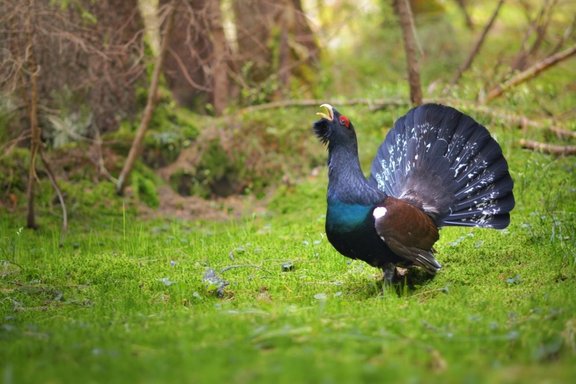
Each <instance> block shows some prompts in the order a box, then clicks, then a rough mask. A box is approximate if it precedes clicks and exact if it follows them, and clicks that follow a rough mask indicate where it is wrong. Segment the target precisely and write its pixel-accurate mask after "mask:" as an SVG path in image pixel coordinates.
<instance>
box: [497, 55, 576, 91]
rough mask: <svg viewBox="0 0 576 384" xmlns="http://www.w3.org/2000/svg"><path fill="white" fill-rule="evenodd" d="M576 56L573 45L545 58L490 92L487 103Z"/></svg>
mask: <svg viewBox="0 0 576 384" xmlns="http://www.w3.org/2000/svg"><path fill="white" fill-rule="evenodd" d="M574 54H576V45H573V46H572V47H570V48H567V49H565V50H564V51H562V52H558V53H556V54H554V55H552V56H549V57H547V58H545V59H544V60H542V61H540V62H538V63H536V64H534V65H533V66H531V67H530V68H528V69H526V70H525V71H522V72H520V73H518V74H516V75H515V76H513V77H512V78H511V79H509V80H508V81H506V82H504V83H503V84H500V85H497V86H496V87H494V88H493V89H492V90H490V92H488V96H487V97H486V102H490V101H492V100H494V99H495V98H497V97H500V96H502V94H503V93H504V92H506V91H507V90H509V89H510V88H513V87H515V86H517V85H518V84H522V83H523V82H525V81H528V80H530V79H532V78H534V77H536V76H538V74H539V73H541V72H542V71H544V70H546V69H548V68H551V67H552V66H554V65H556V64H558V63H560V62H562V61H564V60H566V59H568V58H570V57H571V56H573V55H574Z"/></svg>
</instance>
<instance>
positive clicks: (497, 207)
mask: <svg viewBox="0 0 576 384" xmlns="http://www.w3.org/2000/svg"><path fill="white" fill-rule="evenodd" d="M369 180H370V182H371V183H373V184H374V185H375V186H377V187H378V188H379V189H380V190H382V191H384V192H385V193H386V194H388V195H391V196H394V197H397V198H402V199H405V200H408V201H411V202H412V203H414V204H416V205H419V206H420V207H421V208H422V209H423V210H424V211H426V212H427V213H428V214H429V215H430V216H431V217H432V218H433V219H434V220H435V221H436V223H437V224H438V225H457V226H480V227H491V228H505V227H506V226H507V225H508V224H509V222H510V215H509V212H510V211H511V210H512V208H514V196H513V194H512V189H513V184H514V183H513V181H512V178H511V177H510V173H509V171H508V164H507V162H506V160H505V159H504V157H503V155H502V150H501V148H500V146H499V145H498V143H497V142H496V141H495V140H494V139H493V138H492V136H491V135H490V133H489V132H488V130H487V129H486V128H485V127H483V126H482V125H480V124H478V123H477V122H476V121H474V119H472V118H471V117H469V116H466V115H464V114H463V113H461V112H459V111H457V110H455V109H453V108H450V107H445V106H441V105H435V104H426V105H422V106H420V107H417V108H414V109H412V110H411V111H409V112H408V113H407V114H406V115H405V116H403V117H401V118H400V119H398V121H397V122H396V123H395V125H394V128H393V129H392V130H391V131H390V132H389V133H388V135H387V136H386V140H385V141H384V143H382V145H381V146H380V148H379V150H378V153H377V155H376V158H375V159H374V161H373V163H372V170H371V176H370V179H369Z"/></svg>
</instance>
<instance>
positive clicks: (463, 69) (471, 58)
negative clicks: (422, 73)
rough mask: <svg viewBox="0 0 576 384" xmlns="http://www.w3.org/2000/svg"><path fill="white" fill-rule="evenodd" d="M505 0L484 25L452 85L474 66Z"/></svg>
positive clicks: (501, 1) (501, 0) (500, 2)
mask: <svg viewBox="0 0 576 384" xmlns="http://www.w3.org/2000/svg"><path fill="white" fill-rule="evenodd" d="M504 1H505V0H500V1H499V2H498V5H497V6H496V9H494V12H493V13H492V17H490V20H488V22H487V23H486V25H485V26H484V29H483V30H482V33H481V34H480V36H478V39H477V40H476V42H475V43H474V46H473V47H472V50H471V51H470V54H469V55H468V57H467V58H466V61H464V63H463V64H462V65H461V66H460V68H458V71H457V72H456V73H455V74H454V77H453V78H452V80H451V81H450V85H452V86H453V85H456V83H458V81H459V80H460V78H461V77H462V75H463V74H464V72H466V71H467V70H468V69H469V68H470V67H471V66H472V62H473V61H474V59H475V58H476V56H477V55H478V52H480V48H482V45H483V44H484V40H486V36H488V32H489V31H490V29H492V26H493V25H494V21H496V17H497V16H498V13H500V8H502V5H503V4H504Z"/></svg>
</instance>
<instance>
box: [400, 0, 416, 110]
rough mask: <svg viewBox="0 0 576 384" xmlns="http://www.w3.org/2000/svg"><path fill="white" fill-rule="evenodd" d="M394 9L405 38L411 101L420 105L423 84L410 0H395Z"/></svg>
mask: <svg viewBox="0 0 576 384" xmlns="http://www.w3.org/2000/svg"><path fill="white" fill-rule="evenodd" d="M394 10H395V11H396V15H397V16H398V21H399V22H400V27H401V28H402V36H403V39H404V50H405V52H406V66H407V68H408V83H409V85H410V101H411V102H412V105H414V106H416V105H420V104H422V86H421V84H420V69H419V66H418V52H417V44H416V36H415V33H414V29H415V28H414V20H413V17H412V11H411V10H410V3H409V2H408V0H394Z"/></svg>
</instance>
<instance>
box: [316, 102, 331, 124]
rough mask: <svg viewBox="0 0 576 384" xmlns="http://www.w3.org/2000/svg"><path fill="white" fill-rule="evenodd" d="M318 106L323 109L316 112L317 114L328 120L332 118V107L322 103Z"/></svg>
mask: <svg viewBox="0 0 576 384" xmlns="http://www.w3.org/2000/svg"><path fill="white" fill-rule="evenodd" d="M320 108H322V109H324V111H323V112H316V114H317V115H318V116H320V117H321V118H323V119H326V120H329V121H332V120H334V108H333V107H332V106H331V105H330V104H322V105H321V106H320Z"/></svg>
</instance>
